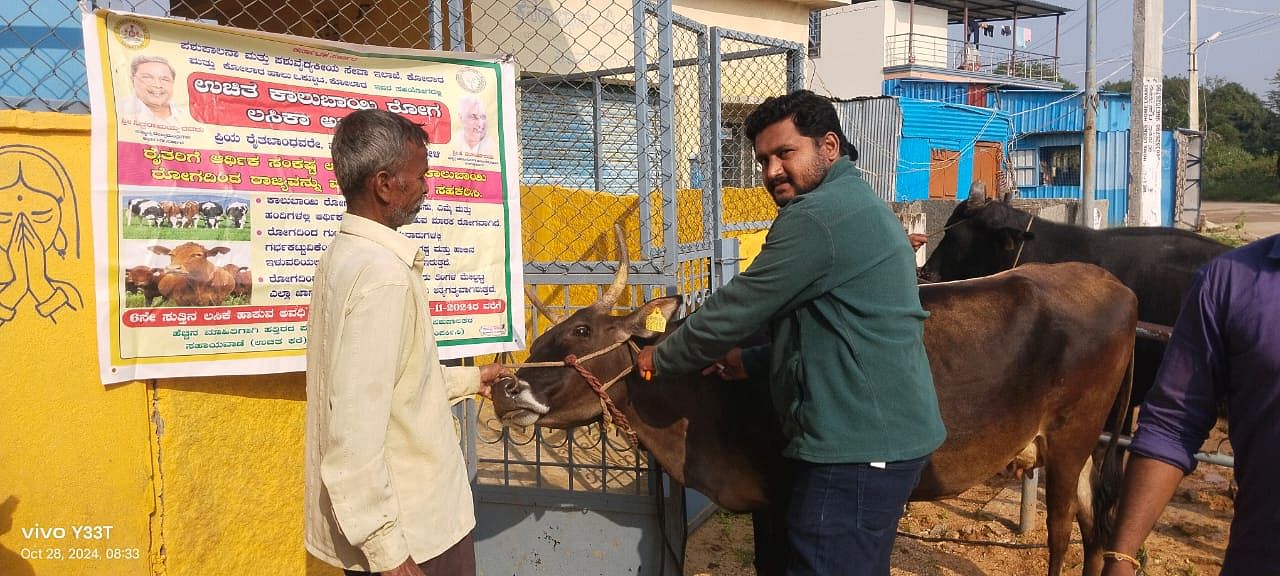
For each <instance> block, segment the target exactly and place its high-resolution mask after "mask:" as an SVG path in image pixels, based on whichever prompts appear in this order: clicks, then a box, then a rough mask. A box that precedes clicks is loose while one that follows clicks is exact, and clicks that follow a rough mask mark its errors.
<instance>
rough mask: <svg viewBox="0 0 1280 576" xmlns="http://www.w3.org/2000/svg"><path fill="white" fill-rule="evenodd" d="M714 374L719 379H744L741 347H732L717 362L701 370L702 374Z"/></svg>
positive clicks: (744, 371)
mask: <svg viewBox="0 0 1280 576" xmlns="http://www.w3.org/2000/svg"><path fill="white" fill-rule="evenodd" d="M712 374H715V375H717V376H719V377H720V379H721V380H725V381H729V380H746V379H747V369H746V368H744V367H743V366H742V348H736V347H735V348H734V349H732V350H730V351H729V353H728V354H725V355H724V357H723V358H721V359H720V361H719V362H716V363H715V364H712V365H710V366H707V367H706V368H704V369H703V370H702V375H703V376H711V375H712Z"/></svg>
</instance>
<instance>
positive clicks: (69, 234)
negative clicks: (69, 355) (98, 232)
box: [0, 144, 84, 326]
mask: <svg viewBox="0 0 1280 576" xmlns="http://www.w3.org/2000/svg"><path fill="white" fill-rule="evenodd" d="M64 219H65V220H64ZM79 226H80V221H79V212H78V211H77V209H76V200H75V191H74V189H73V188H72V184H71V178H70V176H68V175H67V170H66V168H65V167H64V166H63V164H62V162H61V161H60V160H58V158H57V157H55V156H54V155H52V154H50V153H49V152H48V151H47V150H45V149H43V148H39V147H36V146H28V145H25V144H13V145H9V146H0V326H3V325H4V324H5V323H6V322H9V321H11V320H13V319H14V318H15V315H16V313H17V312H18V311H19V305H20V304H22V306H23V311H24V312H25V311H26V310H33V311H34V312H35V313H36V314H38V315H40V316H43V317H45V318H49V319H51V320H54V321H55V322H56V318H55V316H56V315H58V314H59V311H60V310H65V309H70V310H81V309H83V308H84V300H83V299H82V298H81V297H80V291H79V289H77V288H76V287H75V286H74V285H73V284H72V283H70V282H67V281H66V280H63V279H62V278H61V274H62V273H63V272H65V270H64V269H63V266H64V264H65V263H66V262H67V261H68V258H67V256H68V251H70V252H71V254H70V256H71V257H72V258H74V259H79V258H80V228H79ZM69 238H70V241H68V240H69ZM51 255H52V257H51ZM24 301H25V302H26V304H23V302H24ZM28 307H29V308H28Z"/></svg>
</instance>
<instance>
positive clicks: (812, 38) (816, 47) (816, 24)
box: [809, 10, 822, 58]
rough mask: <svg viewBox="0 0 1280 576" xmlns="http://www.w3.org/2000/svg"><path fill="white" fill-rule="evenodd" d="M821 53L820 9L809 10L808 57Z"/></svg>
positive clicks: (817, 55) (814, 56) (815, 56)
mask: <svg viewBox="0 0 1280 576" xmlns="http://www.w3.org/2000/svg"><path fill="white" fill-rule="evenodd" d="M821 55H822V11H821V10H810V11H809V57H810V58H817V57H819V56H821Z"/></svg>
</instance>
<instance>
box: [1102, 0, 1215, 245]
mask: <svg viewBox="0 0 1280 576" xmlns="http://www.w3.org/2000/svg"><path fill="white" fill-rule="evenodd" d="M1191 1H1192V2H1195V0H1191ZM1086 6H1087V7H1086V8H1085V12H1086V16H1085V48H1084V98H1083V99H1082V100H1081V101H1082V102H1083V103H1084V142H1083V144H1084V146H1083V151H1082V154H1081V155H1082V158H1081V164H1082V166H1081V171H1080V221H1081V224H1083V225H1084V226H1086V227H1088V228H1094V227H1095V220H1094V215H1093V213H1094V210H1096V209H1097V208H1095V206H1096V202H1095V201H1094V200H1095V198H1094V185H1095V183H1096V181H1097V177H1096V176H1095V174H1096V172H1095V171H1096V168H1097V165H1098V156H1097V149H1098V106H1097V102H1098V37H1097V33H1098V0H1089V2H1088V4H1087V5H1086Z"/></svg>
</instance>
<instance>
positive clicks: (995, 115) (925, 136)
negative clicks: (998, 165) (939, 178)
mask: <svg viewBox="0 0 1280 576" xmlns="http://www.w3.org/2000/svg"><path fill="white" fill-rule="evenodd" d="M898 103H899V105H900V106H901V108H902V144H901V148H900V152H899V154H898V178H897V194H896V195H895V198H897V200H899V201H909V200H923V199H926V198H928V197H929V165H930V150H932V149H935V148H941V149H946V150H956V151H959V152H960V163H959V165H958V166H957V172H958V174H957V178H958V180H959V182H958V184H957V198H959V199H964V198H967V197H968V196H969V183H970V182H972V181H973V146H974V143H975V142H979V141H981V142H998V143H1000V145H1001V146H1007V144H1008V142H1009V115H1008V114H1005V113H1003V112H1000V111H998V110H992V109H988V108H975V107H973V106H965V105H961V104H946V103H942V102H935V101H930V100H921V99H917V98H900V99H899V100H898Z"/></svg>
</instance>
